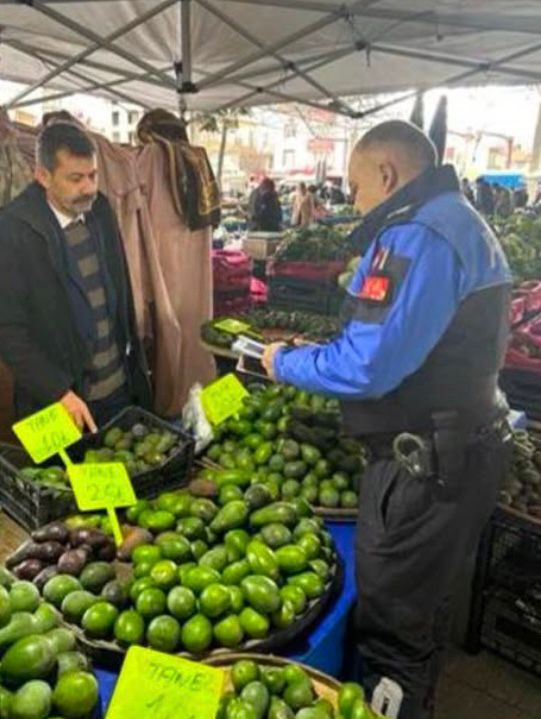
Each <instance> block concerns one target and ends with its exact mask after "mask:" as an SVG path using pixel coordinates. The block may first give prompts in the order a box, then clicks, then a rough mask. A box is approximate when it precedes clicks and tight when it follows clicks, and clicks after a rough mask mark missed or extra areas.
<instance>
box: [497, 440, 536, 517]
mask: <svg viewBox="0 0 541 719" xmlns="http://www.w3.org/2000/svg"><path fill="white" fill-rule="evenodd" d="M500 503H501V504H503V505H505V506H508V507H512V508H513V509H516V510H517V511H519V512H522V513H523V514H530V515H532V516H533V517H536V518H537V519H541V450H540V449H539V448H538V447H537V446H536V445H535V443H534V442H533V441H532V438H531V436H530V435H529V433H528V432H527V431H526V430H515V431H514V432H513V457H512V462H511V468H510V470H509V473H508V475H507V477H506V480H505V484H504V486H503V488H502V490H501V492H500Z"/></svg>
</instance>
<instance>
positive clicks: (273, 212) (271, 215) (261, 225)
mask: <svg viewBox="0 0 541 719" xmlns="http://www.w3.org/2000/svg"><path fill="white" fill-rule="evenodd" d="M281 228H282V206H281V205H280V199H279V197H278V193H277V192H276V188H275V186H274V182H273V181H272V180H271V179H270V178H269V177H266V178H265V179H264V180H263V181H262V182H261V184H260V185H259V187H258V189H257V195H256V197H255V203H254V211H253V218H252V229H254V230H255V231H256V232H279V231H280V230H281Z"/></svg>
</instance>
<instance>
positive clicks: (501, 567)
mask: <svg viewBox="0 0 541 719" xmlns="http://www.w3.org/2000/svg"><path fill="white" fill-rule="evenodd" d="M500 591H503V592H508V593H509V594H510V595H512V596H513V597H514V599H515V601H519V602H521V601H526V602H528V601H529V599H528V597H529V596H530V595H531V593H532V592H537V591H539V592H540V593H541V522H540V521H538V520H535V519H533V518H529V517H527V516H526V515H521V514H518V513H516V512H513V511H512V510H507V509H505V508H502V507H500V508H498V509H497V510H496V511H495V512H494V514H493V516H492V518H491V520H490V522H489V524H488V526H487V528H486V529H485V531H484V532H483V536H482V538H481V542H480V545H479V551H478V554H477V561H476V568H475V575H474V579H473V587H472V601H471V606H470V617H469V626H468V635H467V639H466V646H465V648H466V649H467V651H470V652H477V651H479V649H480V647H481V645H482V644H483V643H484V639H483V637H482V634H483V630H482V628H483V625H484V621H485V615H486V612H487V607H488V603H489V601H490V600H491V598H492V597H494V595H495V594H496V593H498V592H500ZM540 596H541V594H540Z"/></svg>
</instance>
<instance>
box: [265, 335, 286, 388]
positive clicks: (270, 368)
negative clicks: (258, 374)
mask: <svg viewBox="0 0 541 719" xmlns="http://www.w3.org/2000/svg"><path fill="white" fill-rule="evenodd" d="M285 346H286V343H285V342H272V343H271V344H270V345H268V346H267V348H266V349H265V352H264V353H263V357H262V358H261V364H262V365H263V367H264V368H265V369H266V370H267V374H268V375H269V377H270V378H271V379H276V378H275V376H274V356H275V355H276V353H277V352H278V350H280V349H282V347H285Z"/></svg>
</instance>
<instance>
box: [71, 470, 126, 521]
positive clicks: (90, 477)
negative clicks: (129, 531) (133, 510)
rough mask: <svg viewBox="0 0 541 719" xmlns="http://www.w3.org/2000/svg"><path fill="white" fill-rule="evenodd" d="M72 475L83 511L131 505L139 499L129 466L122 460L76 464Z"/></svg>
mask: <svg viewBox="0 0 541 719" xmlns="http://www.w3.org/2000/svg"><path fill="white" fill-rule="evenodd" d="M68 477H69V479H70V482H71V486H72V488H73V493H74V494H75V499H76V500H77V506H78V507H79V509H81V510H82V511H83V512H94V511H95V510H97V509H108V508H109V507H131V506H132V505H133V504H135V503H136V502H137V497H136V496H135V492H134V491H133V487H132V483H131V480H130V477H129V475H128V472H127V470H126V467H125V466H124V465H123V464H121V463H120V462H110V463H103V464H72V465H70V466H69V467H68Z"/></svg>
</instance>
